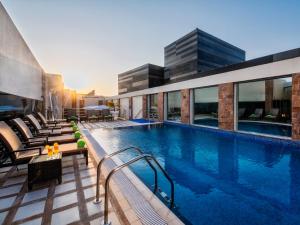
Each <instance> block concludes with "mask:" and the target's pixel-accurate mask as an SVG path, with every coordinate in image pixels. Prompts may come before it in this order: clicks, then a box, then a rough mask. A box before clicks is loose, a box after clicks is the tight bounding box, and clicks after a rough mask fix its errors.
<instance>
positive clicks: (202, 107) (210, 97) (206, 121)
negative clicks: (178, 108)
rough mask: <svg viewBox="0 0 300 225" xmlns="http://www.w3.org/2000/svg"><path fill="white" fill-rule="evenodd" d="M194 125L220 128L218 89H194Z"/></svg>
mask: <svg viewBox="0 0 300 225" xmlns="http://www.w3.org/2000/svg"><path fill="white" fill-rule="evenodd" d="M194 124H199V125H205V126H214V127H217V126H218V87H207V88H197V89H194Z"/></svg>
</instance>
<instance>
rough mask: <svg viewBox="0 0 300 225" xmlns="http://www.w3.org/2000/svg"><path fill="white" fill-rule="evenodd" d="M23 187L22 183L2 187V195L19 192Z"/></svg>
mask: <svg viewBox="0 0 300 225" xmlns="http://www.w3.org/2000/svg"><path fill="white" fill-rule="evenodd" d="M21 188H22V184H19V185H14V186H11V187H7V188H0V197H3V196H7V195H11V194H16V193H18V192H19V191H20V190H21Z"/></svg>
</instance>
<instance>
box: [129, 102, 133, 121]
mask: <svg viewBox="0 0 300 225" xmlns="http://www.w3.org/2000/svg"><path fill="white" fill-rule="evenodd" d="M129 119H130V120H132V119H133V118H132V97H129Z"/></svg>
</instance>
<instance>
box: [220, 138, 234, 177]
mask: <svg viewBox="0 0 300 225" xmlns="http://www.w3.org/2000/svg"><path fill="white" fill-rule="evenodd" d="M234 141H235V140H234ZM234 141H229V140H227V142H226V145H224V140H222V139H218V163H219V164H218V168H219V177H220V178H221V179H225V180H228V181H234V182H236V181H237V180H238V151H237V148H236V147H235V143H234Z"/></svg>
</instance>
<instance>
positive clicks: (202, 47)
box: [164, 29, 245, 83]
mask: <svg viewBox="0 0 300 225" xmlns="http://www.w3.org/2000/svg"><path fill="white" fill-rule="evenodd" d="M242 61H245V51H244V50H242V49H240V48H237V47H235V46H233V45H231V44H229V43H227V42H225V41H223V40H221V39H219V38H217V37H214V36H212V35H210V34H208V33H206V32H204V31H202V30H199V29H195V30H193V31H192V32H190V33H188V34H187V35H185V36H183V37H182V38H180V39H178V40H176V41H174V42H173V43H171V44H169V45H168V46H166V47H165V65H164V66H165V74H164V75H165V81H166V83H173V82H177V81H182V80H188V79H192V78H196V77H201V76H204V75H203V74H201V72H205V71H209V70H212V69H216V68H220V67H224V66H228V65H231V64H235V63H239V62H242Z"/></svg>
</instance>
